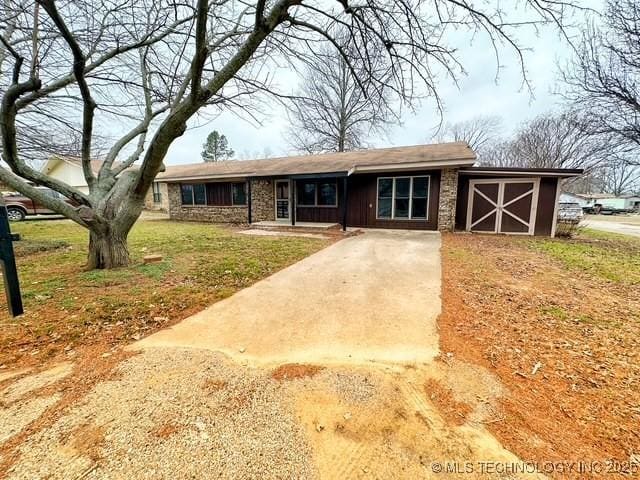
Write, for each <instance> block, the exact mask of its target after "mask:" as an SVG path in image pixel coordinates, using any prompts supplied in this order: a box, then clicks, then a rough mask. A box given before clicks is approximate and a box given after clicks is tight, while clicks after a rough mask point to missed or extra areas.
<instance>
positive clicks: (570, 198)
mask: <svg viewBox="0 0 640 480" xmlns="http://www.w3.org/2000/svg"><path fill="white" fill-rule="evenodd" d="M558 201H559V202H560V203H577V204H578V205H580V207H588V206H590V204H589V200H587V199H586V198H585V197H584V195H581V194H577V193H568V192H563V193H561V194H560V198H559V199H558Z"/></svg>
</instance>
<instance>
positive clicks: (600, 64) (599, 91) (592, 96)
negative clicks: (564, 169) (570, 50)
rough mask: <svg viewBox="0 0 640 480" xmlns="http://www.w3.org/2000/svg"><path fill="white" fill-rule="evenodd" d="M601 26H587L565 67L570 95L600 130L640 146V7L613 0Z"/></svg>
mask: <svg viewBox="0 0 640 480" xmlns="http://www.w3.org/2000/svg"><path fill="white" fill-rule="evenodd" d="M602 21H603V25H602V26H601V27H597V26H590V27H589V28H587V29H586V31H585V33H584V36H583V40H582V45H581V48H580V49H579V51H578V54H577V55H576V57H575V59H574V60H573V61H572V62H571V63H570V64H569V65H568V66H567V68H565V69H564V72H563V77H564V80H565V82H566V83H567V84H568V86H569V93H568V94H567V97H568V98H569V99H570V100H571V101H572V102H573V103H574V104H575V106H576V108H579V109H581V110H584V111H586V112H588V113H589V120H590V123H589V127H590V129H591V131H592V133H594V134H608V135H614V136H616V137H618V138H619V139H621V140H623V141H624V142H626V143H628V144H631V145H634V146H635V148H637V149H640V5H639V4H638V2H637V1H636V0H609V1H608V2H607V8H606V10H605V13H604V15H603V17H602Z"/></svg>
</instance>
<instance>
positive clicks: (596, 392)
mask: <svg viewBox="0 0 640 480" xmlns="http://www.w3.org/2000/svg"><path fill="white" fill-rule="evenodd" d="M541 241H548V240H542V239H526V240H523V239H516V238H512V237H509V238H505V237H495V236H480V235H472V236H468V235H467V236H464V237H463V236H457V235H446V236H445V237H444V242H443V257H444V258H443V261H444V264H443V279H444V286H443V303H444V304H443V315H442V316H441V318H440V322H439V326H440V332H441V343H442V345H441V347H442V349H443V350H444V351H447V352H452V353H453V354H454V355H455V356H456V357H459V358H461V359H463V360H465V361H467V362H475V363H478V364H481V365H483V366H486V367H487V368H489V369H490V370H491V371H493V372H494V373H496V374H498V376H499V377H500V379H501V381H502V382H503V383H504V384H505V385H506V386H507V388H508V389H509V395H507V396H506V397H505V398H504V399H503V400H502V405H501V407H502V410H503V412H504V415H505V421H504V422H496V423H494V424H491V425H490V427H489V428H490V429H491V430H492V431H493V432H494V433H495V434H496V435H497V436H498V437H499V438H500V439H501V440H502V441H503V442H504V443H505V444H506V446H507V447H509V448H511V449H513V451H514V452H515V453H517V454H518V455H520V456H521V457H522V458H524V459H527V460H539V461H546V460H552V459H555V458H577V457H578V458H582V459H587V460H596V459H602V457H603V456H605V457H608V458H620V459H624V458H628V456H629V455H630V454H632V453H634V451H635V450H634V449H635V448H636V447H637V445H638V443H637V442H638V438H639V437H638V434H637V433H635V434H634V433H633V432H634V431H637V428H636V426H637V425H638V424H640V414H639V411H638V410H634V408H636V407H638V405H639V403H640V402H639V400H638V399H640V321H639V320H640V297H639V296H638V295H637V291H635V292H634V288H633V286H629V285H627V284H625V283H616V282H612V281H609V282H608V281H606V280H604V279H603V278H602V277H601V276H598V275H595V274H591V273H589V272H585V271H584V270H582V269H568V268H566V267H564V265H563V264H562V263H561V262H559V261H558V260H555V259H552V258H550V257H549V256H547V255H546V254H545V253H543V252H542V251H541V250H540V249H537V248H535V245H536V242H541ZM613 241H614V240H610V241H609V243H611V242H613ZM586 243H587V248H588V243H589V242H588V241H587V242H586ZM571 245H576V246H577V247H576V248H580V249H583V248H585V245H583V244H581V243H580V241H579V240H572V241H571V243H569V244H567V245H563V248H571ZM532 246H533V247H534V248H531V247H532ZM637 252H638V250H633V251H632V250H630V249H629V248H624V249H623V248H620V249H618V250H612V251H611V252H610V253H608V255H612V256H613V255H638V253H637ZM613 260H614V261H615V262H620V261H623V260H621V258H613ZM600 261H601V262H604V261H606V259H600ZM634 261H637V259H636V260H634ZM636 289H637V287H636Z"/></svg>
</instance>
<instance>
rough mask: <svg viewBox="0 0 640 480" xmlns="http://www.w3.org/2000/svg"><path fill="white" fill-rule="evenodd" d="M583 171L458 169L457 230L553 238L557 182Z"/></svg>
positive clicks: (557, 190) (557, 193)
mask: <svg viewBox="0 0 640 480" xmlns="http://www.w3.org/2000/svg"><path fill="white" fill-rule="evenodd" d="M580 174H582V170H567V169H525V168H511V169H500V168H482V167H474V168H468V169H463V170H460V172H459V178H458V196H457V197H458V203H457V207H456V229H458V230H466V231H469V232H478V233H501V234H507V235H545V236H553V235H555V226H556V225H555V219H556V213H557V212H556V208H557V203H558V195H559V191H560V190H559V186H560V181H561V180H562V179H563V178H567V177H572V176H576V175H580Z"/></svg>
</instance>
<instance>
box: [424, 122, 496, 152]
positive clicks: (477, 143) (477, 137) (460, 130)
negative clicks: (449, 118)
mask: <svg viewBox="0 0 640 480" xmlns="http://www.w3.org/2000/svg"><path fill="white" fill-rule="evenodd" d="M502 130H503V125H502V118H501V117H500V116H497V115H479V116H477V117H473V118H472V119H470V120H465V121H461V122H455V123H447V124H446V125H445V126H444V127H443V128H442V130H441V131H440V132H439V133H438V135H437V136H436V139H437V140H438V141H439V142H445V141H453V142H467V143H468V144H469V146H470V147H471V148H472V149H473V150H474V151H475V152H476V154H477V156H478V161H479V162H480V163H483V162H484V157H485V149H487V148H489V147H490V146H492V145H495V144H496V143H497V142H498V139H500V138H501V137H502V133H503V132H502Z"/></svg>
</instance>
